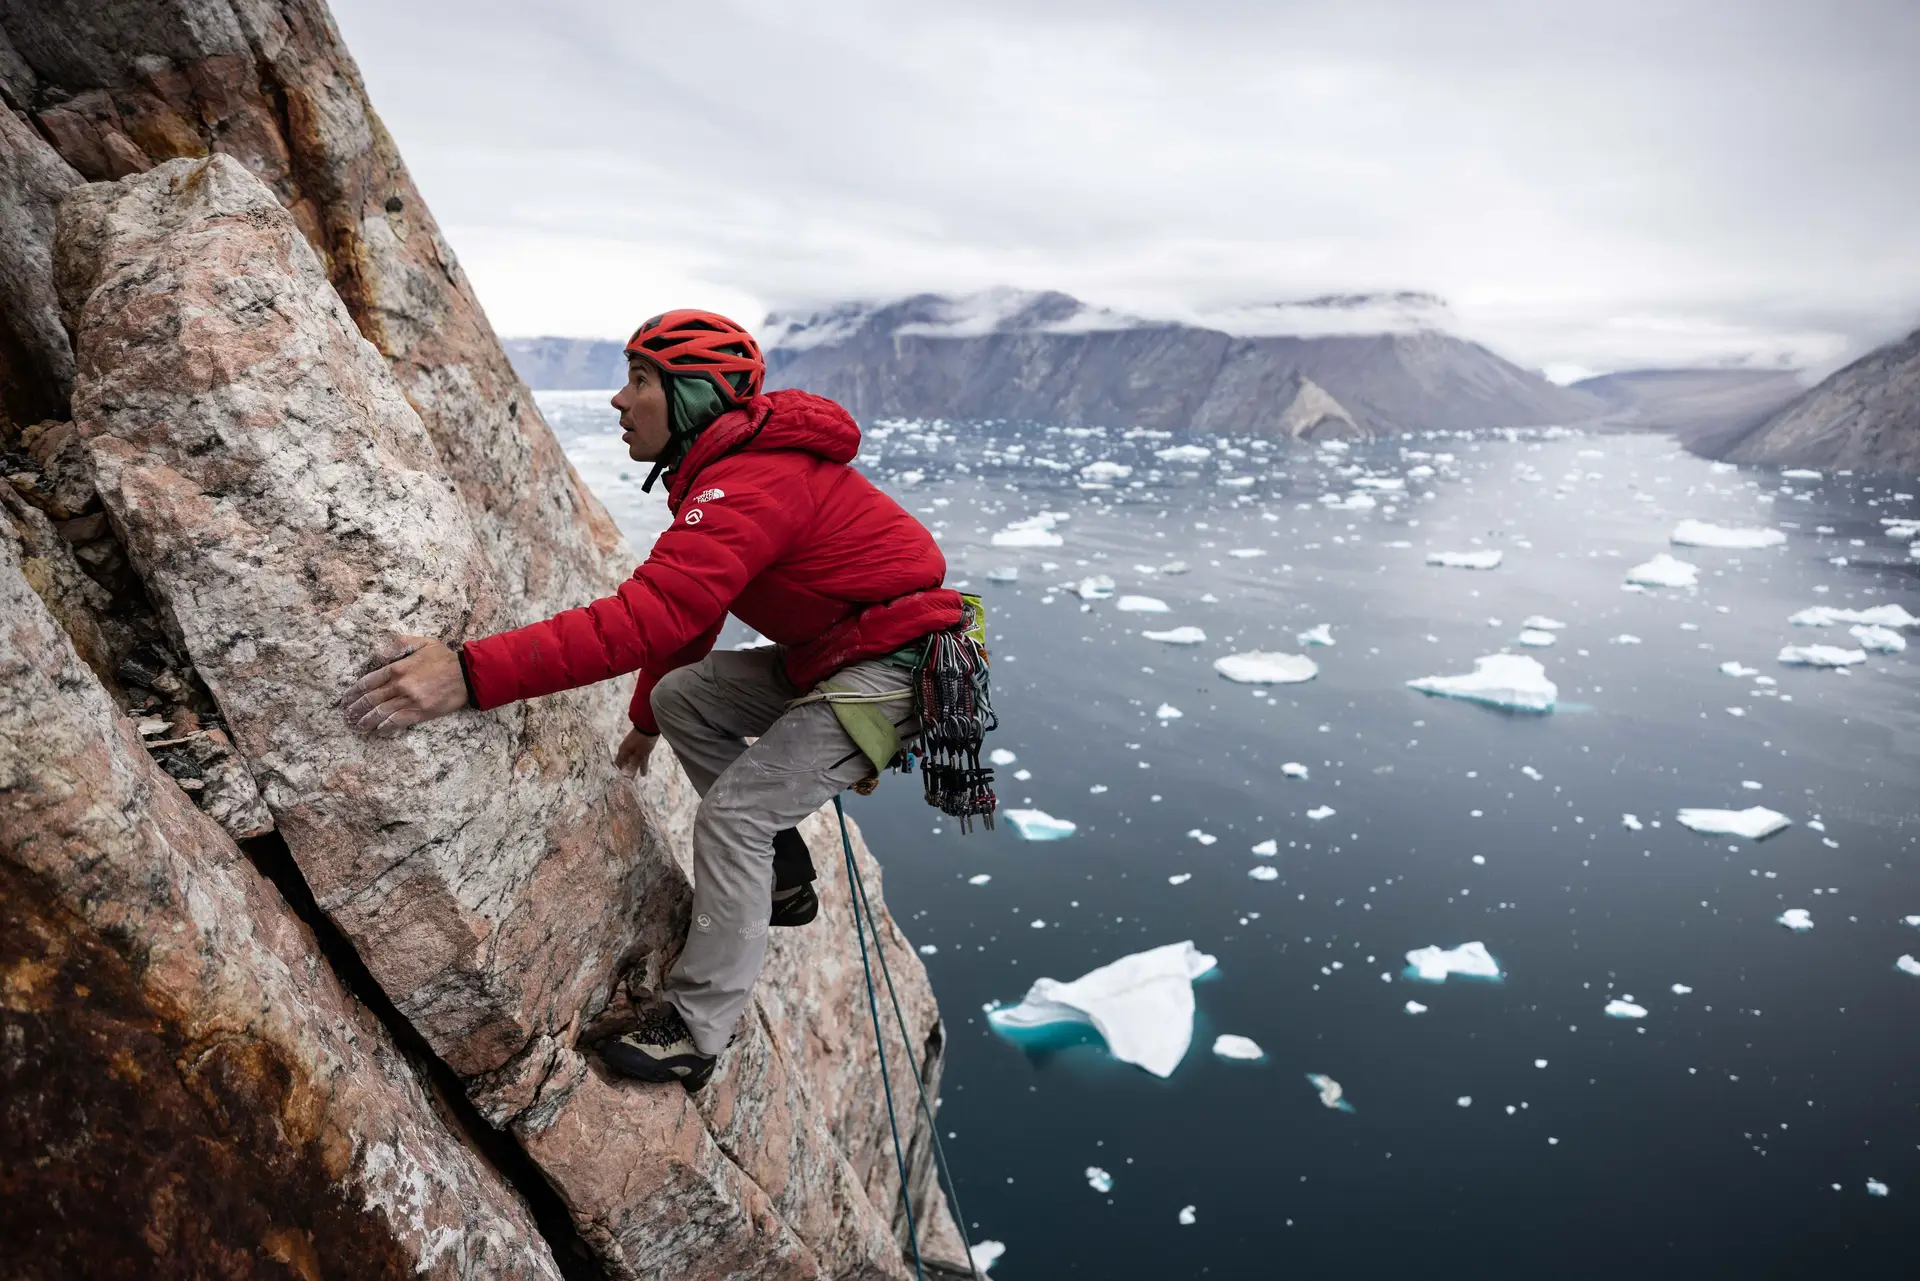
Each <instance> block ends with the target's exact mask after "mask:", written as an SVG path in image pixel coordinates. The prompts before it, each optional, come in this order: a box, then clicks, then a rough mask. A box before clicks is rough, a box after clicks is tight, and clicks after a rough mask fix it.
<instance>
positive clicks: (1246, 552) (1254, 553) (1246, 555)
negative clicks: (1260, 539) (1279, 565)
mask: <svg viewBox="0 0 1920 1281" xmlns="http://www.w3.org/2000/svg"><path fill="white" fill-rule="evenodd" d="M1266 554H1267V551H1266V548H1264V547H1235V548H1233V549H1231V550H1230V551H1228V552H1227V555H1229V556H1231V557H1233V558H1234V559H1235V560H1253V559H1255V558H1256V557H1259V556H1265V555H1266Z"/></svg>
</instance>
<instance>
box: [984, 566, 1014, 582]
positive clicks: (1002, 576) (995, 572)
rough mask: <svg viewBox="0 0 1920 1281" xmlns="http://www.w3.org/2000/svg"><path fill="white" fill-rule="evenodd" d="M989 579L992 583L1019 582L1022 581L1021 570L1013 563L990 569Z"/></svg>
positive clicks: (988, 572)
mask: <svg viewBox="0 0 1920 1281" xmlns="http://www.w3.org/2000/svg"><path fill="white" fill-rule="evenodd" d="M987 581H988V582H990V583H1017V582H1019V581H1020V570H1019V568H1018V567H1016V566H1013V565H1006V566H1002V567H1001V568H999V569H990V570H988V571H987Z"/></svg>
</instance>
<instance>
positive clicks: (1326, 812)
mask: <svg viewBox="0 0 1920 1281" xmlns="http://www.w3.org/2000/svg"><path fill="white" fill-rule="evenodd" d="M1333 815H1334V809H1333V806H1331V805H1316V806H1314V807H1313V808H1312V809H1310V810H1308V811H1307V817H1308V818H1310V819H1312V820H1313V821H1314V822H1316V823H1318V822H1319V821H1320V820H1321V819H1323V818H1332V817H1333Z"/></svg>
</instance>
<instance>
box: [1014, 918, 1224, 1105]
mask: <svg viewBox="0 0 1920 1281" xmlns="http://www.w3.org/2000/svg"><path fill="white" fill-rule="evenodd" d="M1213 966H1214V959H1213V958H1212V957H1211V956H1208V955H1207V954H1206V953H1205V952H1202V951H1200V950H1199V949H1198V948H1196V947H1194V945H1193V944H1192V943H1191V942H1183V943H1169V944H1167V945H1166V946H1165V947H1156V948H1153V949H1151V950H1149V951H1145V952H1135V953H1134V954H1133V955H1131V956H1123V957H1121V958H1120V959H1119V960H1117V961H1114V962H1113V963H1112V964H1109V965H1103V966H1101V967H1100V968H1099V969H1097V970H1092V971H1090V972H1088V973H1086V974H1083V975H1081V976H1080V977H1079V978H1077V979H1075V980H1074V981H1073V982H1071V983H1061V982H1059V981H1058V980H1055V979H1047V978H1043V979H1038V980H1036V981H1035V982H1034V985H1033V986H1032V987H1030V988H1028V989H1027V995H1026V999H1025V1000H1023V1001H1021V1002H1020V1004H1018V1005H1014V1006H1007V1007H1002V1008H999V1009H995V1010H991V1011H989V1012H988V1014H987V1021H988V1022H989V1023H991V1024H992V1025H993V1026H994V1027H995V1028H996V1029H998V1030H1000V1031H1021V1030H1026V1029H1032V1028H1038V1027H1044V1026H1046V1025H1048V1024H1051V1023H1084V1024H1088V1025H1090V1026H1091V1027H1092V1028H1093V1029H1094V1030H1095V1031H1096V1032H1098V1033H1100V1035H1101V1037H1102V1038H1103V1039H1104V1040H1105V1041H1106V1043H1107V1051H1108V1052H1109V1053H1110V1054H1112V1055H1113V1057H1114V1058H1116V1059H1119V1060H1120V1061H1121V1062H1122V1063H1132V1064H1135V1065H1137V1066H1139V1067H1142V1068H1145V1069H1146V1070H1147V1071H1149V1072H1151V1073H1153V1074H1154V1075H1155V1076H1160V1077H1164V1076H1170V1075H1171V1074H1172V1073H1173V1069H1174V1068H1176V1067H1178V1066H1179V1065H1180V1060H1181V1059H1183V1058H1185V1057H1186V1053H1187V1046H1188V1045H1189V1044H1190V1043H1191V1042H1192V1040H1193V980H1194V979H1196V978H1198V977H1200V976H1201V975H1202V974H1205V973H1206V972H1207V971H1208V970H1210V969H1212V968H1213Z"/></svg>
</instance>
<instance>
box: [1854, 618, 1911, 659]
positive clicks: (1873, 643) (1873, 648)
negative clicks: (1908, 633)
mask: <svg viewBox="0 0 1920 1281" xmlns="http://www.w3.org/2000/svg"><path fill="white" fill-rule="evenodd" d="M1847 634H1848V635H1849V636H1851V637H1853V638H1854V639H1855V640H1857V641H1859V642H1860V648H1861V649H1864V650H1867V651H1868V652H1870V653H1874V654H1898V653H1900V652H1901V651H1903V650H1905V649H1906V647H1907V638H1906V637H1904V636H1902V635H1901V634H1900V633H1899V632H1896V631H1894V630H1893V629H1892V628H1891V627H1881V626H1879V625H1877V624H1875V623H1855V624H1854V625H1853V626H1852V627H1849V628H1847Z"/></svg>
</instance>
